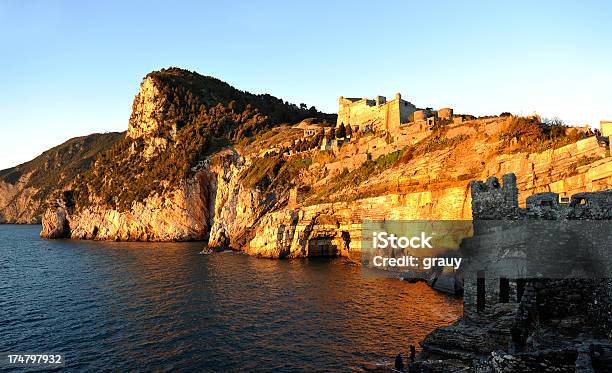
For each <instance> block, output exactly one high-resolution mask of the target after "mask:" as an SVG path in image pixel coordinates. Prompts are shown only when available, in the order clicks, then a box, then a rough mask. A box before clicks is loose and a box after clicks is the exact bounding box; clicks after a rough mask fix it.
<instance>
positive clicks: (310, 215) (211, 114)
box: [42, 69, 612, 258]
mask: <svg viewBox="0 0 612 373" xmlns="http://www.w3.org/2000/svg"><path fill="white" fill-rule="evenodd" d="M307 117H311V119H309V120H308V121H307V123H308V124H307V125H300V126H296V125H295V124H297V123H299V122H300V121H302V120H304V119H305V118H307ZM329 122H331V123H333V120H330V117H329V116H327V115H324V114H321V113H318V112H316V110H313V108H311V109H309V110H306V109H305V107H304V106H302V107H301V108H298V107H297V106H295V105H291V104H288V103H286V102H283V101H282V100H279V99H276V98H274V97H272V96H269V95H253V94H250V93H248V92H242V91H239V90H236V89H235V88H233V87H231V86H229V85H227V84H225V83H223V82H221V81H219V80H217V79H214V78H210V77H203V76H200V75H198V74H196V73H191V72H187V71H184V70H180V69H169V70H163V71H160V72H153V73H151V74H149V75H147V76H146V77H145V79H144V80H143V82H142V84H141V89H140V92H139V93H138V95H137V96H136V97H135V99H134V104H133V111H132V115H131V118H130V121H129V126H128V132H127V136H125V138H123V139H121V140H120V141H118V142H116V143H115V144H114V145H113V146H112V147H111V148H109V149H108V150H107V151H106V152H103V153H101V154H100V156H99V157H97V159H96V161H95V163H93V164H92V166H91V167H90V168H89V169H88V170H87V171H85V172H83V173H82V174H79V175H78V176H77V177H76V178H75V180H74V183H73V187H71V188H64V193H63V194H62V198H61V199H60V200H59V201H58V203H57V204H56V205H53V206H50V207H51V211H50V212H49V213H48V214H47V215H46V216H48V219H47V218H46V219H45V222H44V223H45V224H44V229H43V232H42V236H43V237H52V236H56V237H57V236H64V237H71V238H84V239H104V240H147V241H174V240H205V241H208V244H209V245H210V246H228V247H232V248H235V249H242V250H245V251H246V252H247V253H249V254H251V255H256V256H262V257H270V258H284V257H301V256H313V255H345V256H357V255H358V254H359V249H360V223H361V222H363V221H364V220H385V219H386V220H389V219H398V220H411V219H438V220H456V219H471V208H470V205H471V200H470V191H469V186H468V184H469V180H472V179H480V178H487V177H488V176H492V175H497V176H500V175H501V174H503V173H506V172H508V171H514V172H515V173H516V174H517V179H518V181H517V182H518V188H519V202H520V203H523V204H524V201H525V198H526V196H527V195H529V194H532V193H535V192H540V191H554V192H558V193H560V194H561V195H562V196H564V195H566V194H571V193H573V192H574V191H575V190H580V191H593V190H601V189H606V188H610V187H611V186H612V162H611V159H612V158H610V150H609V145H608V144H607V143H606V141H603V140H602V139H601V138H599V137H597V136H594V135H593V134H592V133H584V132H580V131H579V130H577V129H573V128H567V127H562V126H551V125H548V124H546V123H542V122H541V121H540V120H539V118H534V117H530V118H520V117H507V116H505V117H488V118H482V119H473V120H469V121H466V122H457V123H446V124H445V125H444V126H439V127H437V128H435V129H433V128H423V127H422V126H415V125H405V126H403V127H402V128H401V129H400V130H399V132H397V133H394V134H387V135H385V134H379V133H356V134H354V135H353V136H351V138H350V139H349V138H345V139H344V144H343V145H341V146H336V147H335V148H332V149H330V150H325V151H322V150H320V149H319V146H318V145H319V144H320V141H321V138H319V137H318V136H319V135H316V134H315V135H313V134H311V133H307V132H306V131H305V130H303V128H310V126H312V124H315V125H316V124H318V125H319V128H321V131H320V132H319V133H320V135H323V133H324V128H326V125H328V124H327V123H329ZM304 123H305V122H304ZM325 133H329V131H327V132H325Z"/></svg>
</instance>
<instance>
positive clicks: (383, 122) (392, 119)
mask: <svg viewBox="0 0 612 373" xmlns="http://www.w3.org/2000/svg"><path fill="white" fill-rule="evenodd" d="M338 105H339V108H338V121H337V126H340V125H341V124H344V125H345V126H348V125H350V126H351V127H352V129H353V131H357V130H358V131H374V132H392V133H394V132H397V131H399V127H400V124H402V123H406V122H408V119H409V118H410V115H412V113H414V112H415V111H416V106H414V105H413V104H411V103H410V102H408V101H406V100H403V99H402V96H401V95H400V94H399V93H396V94H395V99H393V100H390V101H387V99H386V97H384V96H376V98H374V99H373V100H370V99H367V98H344V97H343V96H340V98H339V99H338Z"/></svg>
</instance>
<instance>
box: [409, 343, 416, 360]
mask: <svg viewBox="0 0 612 373" xmlns="http://www.w3.org/2000/svg"><path fill="white" fill-rule="evenodd" d="M415 360H416V348H415V347H414V345H410V364H412V363H414V361H415Z"/></svg>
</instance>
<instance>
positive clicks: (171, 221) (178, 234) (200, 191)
mask: <svg viewBox="0 0 612 373" xmlns="http://www.w3.org/2000/svg"><path fill="white" fill-rule="evenodd" d="M208 187H209V182H208V175H207V173H206V172H200V173H198V174H196V176H195V177H194V178H193V179H189V180H185V181H183V182H182V183H181V185H180V187H178V188H177V189H175V190H174V191H173V192H172V193H170V194H167V195H163V196H159V195H155V196H153V197H149V198H147V199H146V200H145V201H144V202H137V203H134V204H133V205H132V208H131V209H130V211H118V210H115V209H108V208H105V207H101V206H93V207H89V208H86V209H84V210H82V211H78V212H73V213H68V214H67V215H66V216H65V217H64V218H65V220H66V224H67V225H68V229H67V232H69V233H68V235H69V237H70V238H76V239H94V240H115V241H190V240H205V239H206V238H207V234H208V227H209V225H208V221H209V216H208V208H207V204H208V202H209V193H210V191H209V189H208ZM61 219H62V217H58V215H57V214H55V215H54V214H53V213H51V214H50V213H47V214H45V219H44V221H43V224H44V225H45V227H46V226H47V225H49V227H51V228H49V229H47V228H45V229H43V231H42V232H41V237H43V238H56V237H57V236H56V237H54V235H55V234H54V232H56V231H57V230H56V229H54V227H57V226H60V225H61V224H59V223H56V222H55V221H56V220H61Z"/></svg>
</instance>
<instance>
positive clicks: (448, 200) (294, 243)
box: [244, 181, 471, 258]
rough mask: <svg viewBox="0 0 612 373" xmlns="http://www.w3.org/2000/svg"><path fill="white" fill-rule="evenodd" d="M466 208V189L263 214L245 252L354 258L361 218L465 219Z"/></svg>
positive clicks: (357, 249) (396, 195)
mask: <svg viewBox="0 0 612 373" xmlns="http://www.w3.org/2000/svg"><path fill="white" fill-rule="evenodd" d="M390 184H393V182H392V181H390ZM469 204H470V199H469V190H468V188H467V185H466V186H460V187H451V188H447V189H442V190H438V191H423V192H415V193H407V194H388V195H384V196H378V197H373V198H364V199H361V200H357V201H354V202H337V203H324V204H317V205H311V206H303V207H299V208H296V209H288V208H287V209H283V210H279V211H276V212H274V213H269V214H266V215H265V216H264V218H263V219H262V220H261V222H260V224H258V226H257V228H256V231H255V235H254V238H253V239H252V240H251V241H250V242H249V243H248V245H247V246H246V247H245V249H244V250H245V251H246V252H247V253H249V254H251V255H256V256H261V257H267V258H283V257H288V258H295V257H305V256H318V255H334V254H337V255H342V256H348V257H351V258H358V256H359V253H360V249H361V247H360V246H361V223H362V222H363V221H365V220H385V219H386V220H464V219H465V220H468V219H471V209H470V208H469ZM326 250H332V251H334V250H335V252H328V251H326Z"/></svg>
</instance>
